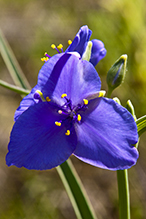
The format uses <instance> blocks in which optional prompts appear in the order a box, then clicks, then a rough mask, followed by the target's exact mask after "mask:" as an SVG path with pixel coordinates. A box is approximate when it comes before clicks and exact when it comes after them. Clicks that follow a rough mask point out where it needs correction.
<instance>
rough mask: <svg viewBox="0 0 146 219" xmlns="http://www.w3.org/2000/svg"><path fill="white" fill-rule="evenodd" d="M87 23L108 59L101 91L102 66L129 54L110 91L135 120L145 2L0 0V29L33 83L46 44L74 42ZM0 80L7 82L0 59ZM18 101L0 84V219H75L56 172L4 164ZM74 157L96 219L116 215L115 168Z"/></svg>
mask: <svg viewBox="0 0 146 219" xmlns="http://www.w3.org/2000/svg"><path fill="white" fill-rule="evenodd" d="M85 24H87V25H88V27H89V28H90V29H91V30H92V31H93V34H92V39H93V38H98V39H100V40H102V41H103V42H104V44H105V47H106V49H107V56H106V57H105V58H104V59H103V60H102V61H101V62H100V63H99V64H98V66H97V71H98V72H99V75H100V77H101V79H102V89H105V90H107V85H106V83H105V78H106V74H107V71H108V69H109V68H110V67H111V65H112V64H113V63H114V62H115V60H116V59H118V58H119V56H120V55H122V54H127V55H128V67H127V75H126V79H125V82H124V84H123V85H122V86H121V87H119V88H118V89H116V90H115V91H114V92H113V97H114V96H118V97H119V98H120V99H121V102H122V104H123V105H124V106H125V105H126V101H127V100H128V99H131V101H132V103H133V104H134V106H135V111H136V115H137V117H140V116H142V115H144V114H145V113H146V55H145V54H146V1H145V0H140V1H136V0H128V1H127V0H104V1H102V0H81V1H76V0H72V1H67V0H60V1H59V0H49V1H47V0H42V1H36V0H21V1H19V0H11V1H10V0H0V28H1V29H2V31H3V32H4V34H5V36H6V38H7V40H8V42H9V43H10V46H11V48H12V50H13V51H14V53H15V55H16V58H17V60H18V62H19V64H20V66H21V68H22V70H23V72H24V73H25V75H26V77H27V79H28V81H29V82H30V84H31V86H34V85H35V84H36V81H37V75H38V71H39V69H40V68H41V66H42V64H43V63H42V62H41V61H40V58H41V57H42V56H43V54H44V52H45V51H47V52H48V53H49V54H50V55H54V54H55V51H54V50H52V49H51V47H50V45H51V44H52V43H55V44H57V45H58V44H59V43H62V44H63V45H64V48H66V47H67V40H68V39H73V38H74V36H75V34H76V33H77V31H78V29H79V28H80V27H81V26H82V25H85ZM0 79H2V80H5V81H7V82H10V83H12V79H11V77H10V75H9V73H8V70H7V68H6V66H5V64H4V62H3V60H2V58H1V57H0ZM20 100H21V98H20V96H19V95H18V94H16V93H13V92H12V91H9V90H6V89H5V88H2V87H0V196H1V197H2V198H1V199H0V218H3V219H23V218H25V219H29V218H32V219H40V218H43V219H47V218H52V219H54V218H55V219H67V218H70V219H74V218H75V214H74V211H73V209H72V206H71V203H70V201H69V199H68V197H67V195H66V192H65V190H64V188H63V185H62V182H61V180H60V178H59V176H58V174H57V172H56V170H55V169H53V170H48V171H29V170H26V169H24V168H21V169H18V168H16V167H11V168H8V167H7V166H6V165H5V154H6V152H7V144H8V141H9V133H10V131H11V127H12V125H13V115H14V112H15V109H16V108H17V107H18V105H19V102H20ZM145 142H146V136H145V134H144V135H143V136H142V137H141V140H140V145H139V151H140V158H139V159H138V163H137V165H136V166H135V167H133V168H131V169H130V171H129V179H130V192H131V217H132V219H144V218H146V216H145V215H146V209H145V205H146V187H145V181H146V159H145V157H146V147H145ZM72 161H73V163H74V165H75V168H76V169H77V172H78V173H79V175H80V177H81V180H82V182H83V184H84V186H85V188H86V190H87V193H88V195H89V198H90V200H91V202H92V204H93V207H94V209H95V211H96V213H97V216H98V218H99V219H101V218H102V219H106V218H109V219H116V218H118V197H117V182H116V173H115V172H113V171H108V170H102V169H98V168H95V167H92V166H90V165H88V164H85V163H83V162H81V161H79V160H77V159H76V158H74V157H72Z"/></svg>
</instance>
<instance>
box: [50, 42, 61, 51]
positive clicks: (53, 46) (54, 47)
mask: <svg viewBox="0 0 146 219" xmlns="http://www.w3.org/2000/svg"><path fill="white" fill-rule="evenodd" d="M51 48H52V49H56V51H57V52H58V53H60V51H59V50H58V49H57V47H56V46H55V44H52V45H51Z"/></svg>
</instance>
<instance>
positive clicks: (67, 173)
mask: <svg viewBox="0 0 146 219" xmlns="http://www.w3.org/2000/svg"><path fill="white" fill-rule="evenodd" d="M0 50H1V54H2V57H3V59H4V61H5V63H6V65H7V67H8V69H9V71H10V74H11V76H12V78H13V81H14V83H15V84H16V85H17V86H19V87H21V88H24V89H26V90H27V89H28V90H29V89H31V88H30V85H29V83H28V82H27V80H26V78H25V76H24V74H23V72H22V70H21V68H20V66H19V64H18V62H17V60H16V58H15V56H14V54H13V52H12V50H11V48H10V47H9V45H8V43H7V41H6V39H5V38H4V36H3V34H2V32H0ZM3 84H4V83H3ZM26 90H25V91H26ZM57 171H58V173H59V176H60V178H61V180H62V182H63V184H64V186H65V189H66V191H67V193H68V196H69V198H70V200H71V203H72V206H73V208H74V211H75V213H76V216H77V218H78V219H96V216H95V213H94V211H93V208H92V206H91V203H90V201H89V199H88V196H87V195H86V192H85V189H84V187H83V185H82V183H81V181H80V179H79V176H78V174H77V172H76V171H75V169H74V166H73V165H72V163H71V161H70V160H69V159H68V161H66V162H64V163H63V164H61V165H60V166H58V167H57Z"/></svg>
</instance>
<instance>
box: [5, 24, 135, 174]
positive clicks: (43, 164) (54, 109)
mask: <svg viewBox="0 0 146 219" xmlns="http://www.w3.org/2000/svg"><path fill="white" fill-rule="evenodd" d="M85 29H86V30H87V27H85ZM83 32H84V31H83ZM86 32H87V31H86ZM79 33H80V31H79ZM79 33H78V34H77V36H76V37H75V40H74V41H73V43H72V44H73V45H72V46H70V47H69V48H68V49H67V51H66V52H65V53H60V54H57V55H55V56H53V57H52V58H50V59H49V60H48V61H47V62H46V63H45V64H44V65H43V67H42V68H41V70H40V72H39V75H38V83H37V85H36V86H35V87H34V88H33V89H32V91H31V93H30V94H29V95H27V96H26V97H25V98H24V99H23V100H22V101H21V103H20V106H19V108H18V109H17V110H16V113H15V124H14V126H13V129H12V132H11V137H10V143H9V146H8V150H9V152H8V154H7V156H6V162H7V165H8V166H10V165H15V166H17V167H22V166H23V167H25V168H28V169H38V170H44V169H51V168H53V167H56V166H58V165H60V164H61V163H63V162H64V161H65V160H67V159H68V158H69V157H70V156H71V155H72V154H74V155H75V156H76V157H78V158H79V159H81V160H82V161H84V162H86V163H89V164H91V165H94V166H97V167H101V168H105V169H110V170H117V169H125V168H130V167H131V166H132V165H134V164H135V163H136V161H137V158H138V151H137V149H136V148H135V147H134V146H133V145H134V144H136V143H137V141H138V134H137V127H136V123H135V121H134V119H133V117H132V115H131V114H130V113H129V112H128V111H127V110H126V109H125V108H124V107H122V106H120V105H119V104H118V103H116V102H115V101H114V100H112V99H108V98H104V97H103V92H102V91H100V88H101V82H100V78H99V76H98V74H97V72H96V70H95V68H94V64H95V63H93V62H92V54H94V58H95V57H96V62H97V56H96V55H95V54H97V53H99V50H98V49H97V47H96V49H97V51H96V52H95V50H94V51H92V53H91V59H90V62H91V63H92V64H91V63H90V62H88V61H86V60H82V59H81V57H82V56H83V53H84V52H85V50H86V46H87V45H86V43H87V42H88V41H89V37H90V31H89V30H88V33H87V34H85V35H86V36H87V35H88V37H86V40H84V43H82V40H81V39H82V36H83V35H84V34H83V33H82V34H79ZM84 33H85V32H84ZM79 35H80V38H81V39H80V40H79V41H78V43H77V40H76V38H78V36H79ZM102 47H103V46H102ZM103 48H104V47H103ZM94 49H95V48H94ZM79 54H80V55H79ZM98 57H99V56H98ZM98 61H99V60H98Z"/></svg>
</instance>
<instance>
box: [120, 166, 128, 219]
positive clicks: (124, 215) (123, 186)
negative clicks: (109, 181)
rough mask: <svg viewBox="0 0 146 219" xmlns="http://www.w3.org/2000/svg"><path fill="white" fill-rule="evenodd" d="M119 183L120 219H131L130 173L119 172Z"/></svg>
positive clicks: (125, 171)
mask: <svg viewBox="0 0 146 219" xmlns="http://www.w3.org/2000/svg"><path fill="white" fill-rule="evenodd" d="M117 181H118V193H119V219H130V196H129V184H128V171H127V170H117Z"/></svg>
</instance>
